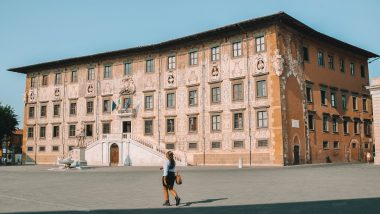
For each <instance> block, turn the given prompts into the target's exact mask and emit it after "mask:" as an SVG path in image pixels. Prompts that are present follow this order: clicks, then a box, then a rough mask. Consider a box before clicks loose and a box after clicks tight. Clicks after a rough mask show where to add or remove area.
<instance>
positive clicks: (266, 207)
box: [18, 198, 380, 214]
mask: <svg viewBox="0 0 380 214" xmlns="http://www.w3.org/2000/svg"><path fill="white" fill-rule="evenodd" d="M210 200H212V199H210ZM205 201H207V200H205ZM18 213H20V214H21V213H44V214H45V213H58V214H64V213H65V214H77V213H79V214H82V213H90V214H103V213H104V214H120V213H127V214H145V213H154V214H173V213H181V214H190V213H197V214H203V213H214V214H216V213H217V214H226V213H233V214H240V213H244V214H245V213H259V214H305V213H307V214H321V213H322V214H329V213H333V214H354V213H355V214H357V213H365V214H379V213H380V198H363V199H348V200H331V201H312V202H295V203H278V204H255V205H234V206H218V207H166V208H151V209H118V210H117V209H115V210H90V211H50V212H49V211H47V212H18Z"/></svg>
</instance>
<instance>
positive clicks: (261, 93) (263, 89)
mask: <svg viewBox="0 0 380 214" xmlns="http://www.w3.org/2000/svg"><path fill="white" fill-rule="evenodd" d="M256 86H257V90H256V91H257V94H256V96H257V97H266V96H267V81H266V80H259V81H257V82H256Z"/></svg>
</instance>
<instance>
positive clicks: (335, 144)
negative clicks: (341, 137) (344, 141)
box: [334, 141, 339, 149]
mask: <svg viewBox="0 0 380 214" xmlns="http://www.w3.org/2000/svg"><path fill="white" fill-rule="evenodd" d="M334 149H339V141H334Z"/></svg>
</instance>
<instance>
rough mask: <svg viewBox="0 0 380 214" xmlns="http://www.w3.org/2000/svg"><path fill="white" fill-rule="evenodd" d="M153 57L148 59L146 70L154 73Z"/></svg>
mask: <svg viewBox="0 0 380 214" xmlns="http://www.w3.org/2000/svg"><path fill="white" fill-rule="evenodd" d="M153 71H154V70H153V59H148V60H147V61H146V72H147V73H153Z"/></svg>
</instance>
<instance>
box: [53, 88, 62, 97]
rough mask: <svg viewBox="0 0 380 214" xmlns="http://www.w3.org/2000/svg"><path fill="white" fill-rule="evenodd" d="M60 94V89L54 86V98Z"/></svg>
mask: <svg viewBox="0 0 380 214" xmlns="http://www.w3.org/2000/svg"><path fill="white" fill-rule="evenodd" d="M60 95H61V90H59V88H55V89H54V96H55V98H58V97H59V96H60Z"/></svg>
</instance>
